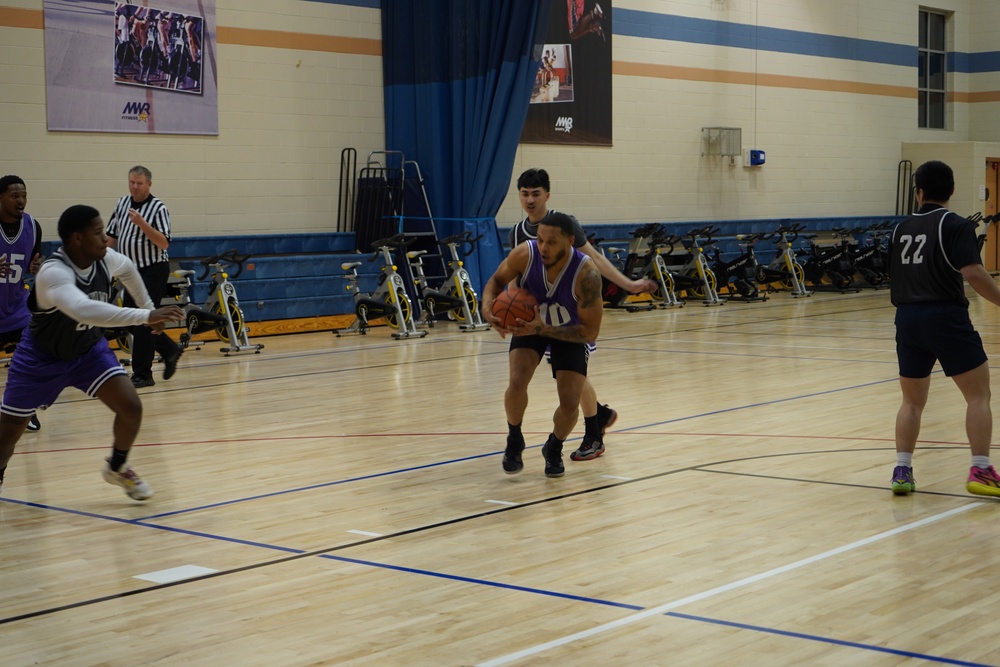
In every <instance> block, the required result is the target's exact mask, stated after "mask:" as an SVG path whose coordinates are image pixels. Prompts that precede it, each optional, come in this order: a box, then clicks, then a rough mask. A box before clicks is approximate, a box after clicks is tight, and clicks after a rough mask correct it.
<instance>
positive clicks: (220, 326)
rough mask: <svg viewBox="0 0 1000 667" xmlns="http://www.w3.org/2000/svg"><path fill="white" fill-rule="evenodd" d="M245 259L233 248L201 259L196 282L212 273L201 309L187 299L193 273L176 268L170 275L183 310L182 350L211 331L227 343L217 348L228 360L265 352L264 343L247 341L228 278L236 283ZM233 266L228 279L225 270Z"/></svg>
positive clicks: (235, 296)
mask: <svg viewBox="0 0 1000 667" xmlns="http://www.w3.org/2000/svg"><path fill="white" fill-rule="evenodd" d="M248 259H250V255H238V254H237V253H236V250H235V249H232V250H227V251H226V252H224V253H222V254H219V255H215V256H213V257H208V258H205V259H202V260H200V263H201V266H202V273H201V275H200V276H199V277H198V280H204V279H205V278H207V277H208V276H209V274H211V280H210V282H209V285H208V296H207V297H206V299H205V303H204V304H202V305H201V306H196V305H194V304H193V303H192V300H191V297H190V294H191V290H192V289H193V287H194V281H193V279H192V276H194V274H195V272H194V271H192V270H190V269H179V270H177V271H174V272H173V273H172V274H171V276H172V277H173V278H174V279H176V281H177V282H175V283H173V284H172V285H171V286H172V287H173V289H174V290H175V296H174V299H175V300H176V301H177V302H178V305H180V306H181V307H182V308H184V311H185V324H186V326H187V331H185V332H184V333H182V334H181V335H180V344H181V346H182V347H184V348H187V347H189V346H191V345H195V346H197V345H198V343H192V341H191V337H192V336H193V335H195V334H200V333H207V332H209V331H214V332H215V335H216V336H218V338H219V340H221V341H222V342H223V343H227V344H228V347H223V348H220V349H219V351H220V352H222V353H223V354H225V355H226V356H227V357H228V356H229V354H230V353H231V352H244V351H247V350H253V352H254V354H260V351H261V350H263V349H264V345H263V344H261V343H251V342H250V339H249V336H248V331H249V330H248V329H247V326H246V320H245V318H244V316H243V309H242V308H241V307H240V300H239V297H238V296H237V294H236V285H234V284H233V283H231V282H229V279H230V278H232V279H233V280H235V279H236V278H238V277H239V275H240V274H241V273H243V267H244V265H245V263H246V261H247V260H248ZM233 266H235V267H236V272H235V273H233V274H232V276H230V274H229V271H228V269H229V268H230V267H233Z"/></svg>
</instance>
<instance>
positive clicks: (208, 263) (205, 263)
mask: <svg viewBox="0 0 1000 667" xmlns="http://www.w3.org/2000/svg"><path fill="white" fill-rule="evenodd" d="M250 257H251V255H250V254H246V255H240V254H238V253H237V252H236V248H230V249H229V250H227V251H225V252H223V253H220V254H218V255H213V256H211V257H206V258H204V259H201V260H198V261H199V262H200V263H201V267H202V271H201V275H200V276H198V280H204V279H205V278H207V277H208V274H209V271H211V269H212V265H213V264H229V265H231V266H235V267H236V273H234V274H233V275H232V276H230V278H232V279H233V280H236V279H237V278H239V276H240V274H241V273H243V264H244V262H246V261H247V260H248V259H250ZM220 268H224V267H220Z"/></svg>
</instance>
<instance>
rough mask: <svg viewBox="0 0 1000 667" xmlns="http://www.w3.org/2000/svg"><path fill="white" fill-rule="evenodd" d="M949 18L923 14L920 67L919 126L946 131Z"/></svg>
mask: <svg viewBox="0 0 1000 667" xmlns="http://www.w3.org/2000/svg"><path fill="white" fill-rule="evenodd" d="M945 19H946V17H945V15H944V14H939V13H936V12H931V11H921V12H920V47H919V49H918V51H919V54H920V63H919V65H918V66H917V99H918V104H919V105H920V111H919V113H918V118H919V120H918V123H917V126H918V127H930V128H937V129H944V109H945V104H944V102H945V92H946V91H945V64H946V61H947V58H948V52H947V50H946V49H945V34H944V29H945Z"/></svg>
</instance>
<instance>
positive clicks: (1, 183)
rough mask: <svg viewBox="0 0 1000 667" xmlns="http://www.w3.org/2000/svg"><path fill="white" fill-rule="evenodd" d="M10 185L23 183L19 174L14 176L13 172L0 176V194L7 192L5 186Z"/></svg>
mask: <svg viewBox="0 0 1000 667" xmlns="http://www.w3.org/2000/svg"><path fill="white" fill-rule="evenodd" d="M12 185H24V181H23V180H21V177H20V176H14V175H13V174H9V175H7V176H4V177H3V178H0V195H2V194H4V193H5V192H7V188H9V187H10V186H12ZM24 187H26V188H27V187H28V186H27V185H24Z"/></svg>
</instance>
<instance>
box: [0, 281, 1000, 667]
mask: <svg viewBox="0 0 1000 667" xmlns="http://www.w3.org/2000/svg"><path fill="white" fill-rule="evenodd" d="M972 312H973V318H974V321H975V322H976V324H977V327H978V328H979V330H980V332H981V333H982V336H983V339H984V341H985V342H986V345H987V349H988V352H990V353H991V354H992V356H993V357H994V359H998V358H1000V310H998V309H996V308H994V307H992V306H990V305H989V304H985V303H984V302H983V301H982V300H979V299H976V298H974V300H973V306H972ZM892 318H893V309H892V307H891V305H890V304H889V298H888V294H887V293H886V292H871V291H869V292H864V293H861V294H847V295H842V294H816V295H814V296H812V297H810V298H805V299H793V298H791V297H790V296H789V295H787V294H777V295H774V296H773V297H772V298H771V300H770V301H768V302H766V303H749V304H744V303H727V304H725V305H723V306H720V307H712V308H706V307H704V306H701V305H699V304H698V303H696V302H691V303H689V304H688V305H687V306H686V307H684V308H683V309H678V310H670V311H656V312H646V313H626V312H622V311H606V316H605V321H604V326H603V331H602V336H601V341H600V349H599V351H598V353H597V355H596V356H595V357H594V359H593V362H592V366H591V377H592V378H593V380H594V383H595V386H596V387H597V389H598V393H599V396H600V399H601V400H602V401H603V402H607V403H610V404H611V405H612V406H613V407H615V408H616V409H617V410H618V411H619V412H620V419H619V420H618V423H617V424H615V425H614V427H613V428H612V431H611V432H610V433H609V434H608V436H607V438H606V443H607V447H608V450H607V453H606V454H605V455H604V456H603V457H601V458H599V459H597V460H595V461H589V462H579V463H575V462H570V461H568V460H567V465H566V468H567V469H566V476H565V477H564V478H562V479H547V478H546V477H544V475H543V474H542V457H541V454H540V452H539V449H540V444H541V443H542V442H543V441H544V439H545V436H546V434H547V433H548V430H549V427H550V424H551V421H550V420H551V413H552V410H553V409H554V407H555V390H554V383H553V381H552V380H551V378H550V377H549V376H548V373H547V369H545V368H541V369H540V370H539V373H538V374H537V375H536V377H535V380H534V382H533V384H532V387H531V404H530V406H529V408H528V414H527V417H526V420H525V425H524V428H525V431H526V434H527V435H528V441H529V446H528V449H527V450H526V451H525V470H524V471H523V472H522V473H521V474H520V475H517V476H507V475H504V474H503V472H502V470H501V467H500V459H501V455H502V451H503V446H504V438H505V433H506V427H505V420H504V415H503V402H502V401H503V391H504V388H505V385H506V377H507V360H506V343H505V341H502V340H501V339H500V338H499V336H497V335H496V334H495V333H493V332H489V331H487V332H478V333H461V332H459V331H458V330H457V328H455V326H454V325H453V324H448V323H442V324H440V325H439V326H438V327H436V328H434V329H433V330H432V331H431V333H430V335H429V336H427V337H426V338H424V339H422V340H414V341H394V340H391V339H390V338H389V330H388V329H386V328H384V327H383V328H378V329H375V330H373V331H372V332H370V333H369V334H368V335H367V336H363V337H362V336H353V337H345V338H336V337H335V336H333V335H332V334H330V333H329V332H323V333H307V334H297V335H289V336H274V337H267V338H256V337H254V332H253V331H252V330H251V337H252V339H253V340H255V341H257V342H264V343H266V345H267V348H266V349H265V350H264V351H263V353H261V354H260V355H253V354H245V355H236V356H233V357H229V358H226V357H224V356H223V355H221V354H220V353H219V351H218V347H219V343H217V342H210V343H208V344H207V345H205V347H204V348H202V349H199V350H190V351H188V353H187V354H185V356H184V357H183V359H182V360H181V365H180V370H179V371H178V373H177V376H176V377H175V378H174V379H173V380H171V381H170V382H169V383H167V382H162V381H158V384H157V385H156V386H155V387H152V388H149V389H145V390H142V391H141V394H142V397H143V402H144V405H145V420H144V424H143V429H142V432H141V433H140V436H139V441H138V446H137V448H136V449H135V450H134V451H133V455H132V457H131V461H132V463H133V465H134V466H135V468H136V469H137V470H138V471H139V472H140V473H141V474H142V475H143V476H144V477H145V478H146V479H147V480H148V481H149V482H150V483H151V485H152V486H153V488H154V489H155V490H156V496H155V498H153V499H152V500H151V501H149V502H146V503H137V502H133V501H130V500H129V499H128V498H126V497H125V496H124V494H123V493H122V492H121V491H120V489H117V488H115V487H112V486H109V485H107V484H105V483H104V482H103V481H102V480H101V477H100V473H99V471H100V468H101V464H102V460H103V457H104V456H105V455H106V452H107V449H108V446H109V443H110V427H111V415H110V413H109V412H108V411H107V410H106V409H105V408H104V407H103V406H101V405H100V404H99V403H97V402H95V401H91V400H88V399H86V397H84V396H83V395H82V394H80V393H79V392H76V391H75V390H67V391H66V392H64V394H63V396H62V397H61V399H60V401H59V402H58V403H57V404H56V405H55V406H53V407H52V408H51V409H49V410H47V411H46V412H44V413H43V414H42V415H41V421H42V430H41V431H40V432H38V433H28V434H26V435H25V436H24V438H23V439H22V440H21V442H20V443H19V445H18V451H17V454H16V455H15V457H14V459H13V460H12V461H11V465H10V468H9V470H8V472H7V480H6V482H5V485H4V488H3V498H2V500H0V531H2V535H3V539H2V542H0V590H2V591H3V595H2V599H0V638H2V641H0V656H2V657H0V661H2V664H3V665H5V666H7V667H14V666H21V665H60V666H63V665H86V666H90V665H184V666H185V667H200V666H206V667H209V666H211V667H215V666H217V665H219V664H225V665H240V666H247V665H268V666H282V667H284V666H298V665H303V666H304V665H380V666H381V665H408V666H409V665H434V666H438V665H507V664H510V665H574V666H577V665H598V666H601V667H608V666H610V665H692V666H693V665H698V666H704V665H735V664H741V665H820V666H822V665H830V666H834V665H836V666H840V665H848V664H849V665H866V666H867V665H877V666H883V665H886V666H887V665H932V664H943V665H1000V632H998V630H1000V622H998V621H997V620H996V618H997V616H996V610H997V608H998V606H1000V592H998V591H1000V587H998V586H997V580H998V572H1000V507H998V506H997V503H996V502H994V501H991V500H989V499H982V498H978V497H973V496H970V495H968V494H967V493H966V492H965V477H966V474H967V471H968V467H969V451H968V447H967V446H966V445H965V443H964V440H965V436H964V427H963V419H964V417H963V415H964V403H963V402H962V399H961V396H960V394H959V392H958V390H957V389H956V388H955V387H954V386H953V385H952V383H951V381H950V380H948V379H946V378H944V377H943V376H941V374H940V373H936V374H935V376H934V380H933V383H932V389H931V403H930V405H929V406H928V409H927V411H926V414H925V423H924V428H923V432H922V434H921V444H920V447H919V449H918V451H917V455H916V459H915V471H916V476H917V483H918V493H916V494H915V495H912V496H909V497H900V498H896V497H893V496H892V495H891V493H890V492H889V490H888V481H889V476H890V473H891V471H892V467H893V465H894V463H895V457H894V454H893V443H892V434H893V420H894V417H895V412H896V409H897V407H898V402H899V395H898V387H897V383H896V365H895V355H894V347H893V326H892ZM155 370H156V375H157V377H159V369H158V368H157V369H155ZM0 377H2V371H0ZM995 381H996V380H995ZM581 433H582V423H581V424H580V426H579V427H578V432H577V434H575V436H574V437H578V436H579V435H580V434H581ZM576 444H577V440H571V441H569V442H567V449H566V451H567V453H568V452H569V451H571V450H572V449H574V448H575V447H576ZM997 462H998V463H1000V461H997Z"/></svg>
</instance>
